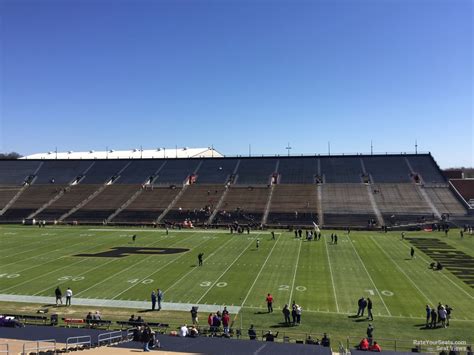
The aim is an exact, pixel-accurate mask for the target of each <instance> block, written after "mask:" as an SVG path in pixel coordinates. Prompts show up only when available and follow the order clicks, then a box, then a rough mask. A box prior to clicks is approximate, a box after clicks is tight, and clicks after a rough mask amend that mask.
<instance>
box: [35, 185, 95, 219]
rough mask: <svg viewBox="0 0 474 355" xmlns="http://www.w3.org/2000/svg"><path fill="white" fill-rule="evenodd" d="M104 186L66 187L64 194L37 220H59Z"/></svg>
mask: <svg viewBox="0 0 474 355" xmlns="http://www.w3.org/2000/svg"><path fill="white" fill-rule="evenodd" d="M101 187H102V185H92V184H90V185H89V184H85V185H81V184H79V185H74V186H68V187H64V189H63V192H64V194H63V195H62V196H61V197H60V198H59V199H57V200H56V201H54V202H53V203H52V204H51V205H49V206H48V207H47V208H46V209H44V210H43V211H41V212H40V213H39V214H38V215H37V216H36V218H37V219H45V220H48V221H54V220H57V219H58V218H59V217H61V216H62V215H63V214H65V213H67V212H69V211H70V210H71V209H72V208H74V207H76V206H77V205H78V204H79V203H81V202H82V201H84V200H85V199H87V198H88V197H89V196H90V195H92V194H93V193H94V191H97V190H98V189H99V188H101Z"/></svg>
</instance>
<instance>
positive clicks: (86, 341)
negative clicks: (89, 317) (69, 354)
mask: <svg viewBox="0 0 474 355" xmlns="http://www.w3.org/2000/svg"><path fill="white" fill-rule="evenodd" d="M91 344H92V342H91V336H90V335H84V336H77V337H69V338H67V339H66V351H69V349H70V348H74V349H75V348H77V347H78V346H79V345H83V346H84V345H85V346H88V347H89V348H90V347H91Z"/></svg>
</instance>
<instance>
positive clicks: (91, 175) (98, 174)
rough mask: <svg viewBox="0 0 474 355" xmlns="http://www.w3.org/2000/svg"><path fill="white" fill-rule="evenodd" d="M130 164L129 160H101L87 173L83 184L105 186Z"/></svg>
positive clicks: (82, 181)
mask: <svg viewBox="0 0 474 355" xmlns="http://www.w3.org/2000/svg"><path fill="white" fill-rule="evenodd" d="M127 164H129V161H128V160H101V161H99V162H95V163H94V165H92V167H91V168H90V169H89V170H88V171H87V173H86V176H85V178H84V179H83V180H81V184H105V183H106V182H107V181H109V180H110V179H111V178H112V177H114V176H118V174H119V172H120V170H122V169H123V168H125V166H126V165H127Z"/></svg>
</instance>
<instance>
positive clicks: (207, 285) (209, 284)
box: [199, 281, 227, 287]
mask: <svg viewBox="0 0 474 355" xmlns="http://www.w3.org/2000/svg"><path fill="white" fill-rule="evenodd" d="M211 285H212V282H211V281H203V282H201V283H200V284H199V286H201V287H209V286H211ZM216 286H217V287H226V286H227V282H222V281H221V282H218V283H216Z"/></svg>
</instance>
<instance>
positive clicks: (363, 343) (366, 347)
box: [359, 338, 369, 351]
mask: <svg viewBox="0 0 474 355" xmlns="http://www.w3.org/2000/svg"><path fill="white" fill-rule="evenodd" d="M359 350H362V351H367V350H369V341H368V340H367V338H364V339H362V340H361V341H360V343H359Z"/></svg>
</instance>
